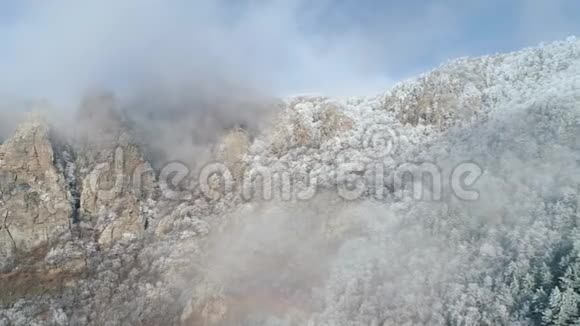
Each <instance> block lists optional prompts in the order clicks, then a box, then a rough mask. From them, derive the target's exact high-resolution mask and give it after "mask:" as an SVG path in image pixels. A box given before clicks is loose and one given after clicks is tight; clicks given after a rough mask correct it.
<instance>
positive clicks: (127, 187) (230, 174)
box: [88, 124, 483, 201]
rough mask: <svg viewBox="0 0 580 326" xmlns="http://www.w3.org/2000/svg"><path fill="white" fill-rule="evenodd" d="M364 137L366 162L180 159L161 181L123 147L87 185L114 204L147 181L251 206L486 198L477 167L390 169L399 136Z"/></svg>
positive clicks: (178, 192)
mask: <svg viewBox="0 0 580 326" xmlns="http://www.w3.org/2000/svg"><path fill="white" fill-rule="evenodd" d="M362 136H363V137H362V140H361V144H360V146H358V148H359V149H360V148H362V149H363V152H364V154H365V157H364V159H362V160H359V161H357V160H356V159H354V161H353V162H348V161H346V160H345V159H344V158H345V157H349V152H344V153H342V154H343V155H337V156H336V161H335V162H333V163H331V164H328V162H327V163H326V165H325V166H324V167H321V163H319V162H318V163H317V162H313V163H310V164H306V163H305V164H303V165H298V167H297V166H296V165H294V166H293V167H290V166H289V165H286V164H284V163H283V162H279V161H277V162H276V164H273V165H272V166H266V165H260V164H258V163H252V164H245V165H244V164H232V162H230V163H229V164H228V163H223V162H214V163H210V164H207V165H205V166H203V167H202V168H201V169H199V170H198V171H197V172H193V171H192V170H190V168H189V167H188V165H186V164H184V163H182V162H178V161H174V162H169V163H167V164H165V165H164V166H163V167H162V168H161V169H159V171H158V174H157V175H155V172H154V171H153V169H152V168H151V167H150V166H149V164H148V163H145V162H137V163H138V164H134V163H135V162H127V160H126V158H125V153H124V150H123V148H122V147H118V148H117V149H116V151H115V153H114V158H113V162H107V163H102V164H99V165H97V167H96V168H95V169H94V170H93V171H92V172H91V173H90V175H89V177H88V185H89V187H90V188H91V190H92V191H93V192H95V193H97V194H98V196H99V197H101V198H111V199H112V198H114V197H116V196H120V195H121V194H122V193H123V192H124V191H131V192H132V193H134V194H137V195H139V196H140V195H142V194H143V193H144V191H146V190H147V191H148V190H150V189H147V186H146V185H147V184H148V183H147V180H145V179H147V178H149V180H154V179H156V180H157V181H158V184H159V190H160V195H161V196H162V197H163V198H164V199H167V200H177V201H182V200H191V199H193V198H195V197H196V196H199V195H202V196H205V197H207V198H208V199H211V200H218V199H220V198H224V197H228V196H231V195H233V196H237V197H239V198H241V199H242V200H245V201H251V200H262V201H269V200H274V199H276V200H283V201H291V200H301V201H304V200H310V199H312V198H314V197H315V196H316V194H317V193H319V192H320V191H328V190H333V191H335V192H336V193H337V194H338V195H339V196H340V197H341V198H342V199H344V200H358V199H363V198H374V199H376V200H387V199H390V198H395V199H397V198H403V197H407V198H413V199H415V200H422V201H440V200H442V199H444V197H445V196H449V195H453V196H455V197H456V198H458V199H460V200H464V201H475V200H477V199H479V193H478V191H477V190H476V189H475V184H476V182H477V180H478V179H479V178H480V177H481V176H482V174H483V169H482V168H481V167H480V166H479V165H478V164H476V163H475V162H470V161H466V162H461V163H459V164H456V165H455V166H452V167H451V168H450V167H447V168H442V167H441V166H439V165H438V164H436V163H435V162H418V163H404V164H398V165H396V166H394V165H393V164H392V163H391V164H390V165H387V164H385V159H387V158H394V157H395V155H396V153H397V150H398V149H399V145H400V143H399V135H398V134H397V133H396V132H394V131H392V130H391V129H389V128H388V127H387V126H385V125H380V124H379V125H375V126H373V127H372V128H368V129H366V130H365V131H364V132H363V135H362ZM358 153H359V154H360V151H359V152H358ZM387 161H389V162H393V160H392V159H389V160H387ZM238 163H240V162H238ZM130 164H134V166H132V167H130V166H129V165H130ZM149 184H150V183H149Z"/></svg>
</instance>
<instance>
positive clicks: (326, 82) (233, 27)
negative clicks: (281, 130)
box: [0, 0, 580, 101]
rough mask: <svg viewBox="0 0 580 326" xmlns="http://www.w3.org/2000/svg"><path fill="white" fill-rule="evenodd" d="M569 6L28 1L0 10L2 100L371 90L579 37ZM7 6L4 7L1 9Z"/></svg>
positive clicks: (567, 2) (520, 0) (532, 1)
mask: <svg viewBox="0 0 580 326" xmlns="http://www.w3.org/2000/svg"><path fill="white" fill-rule="evenodd" d="M576 7H578V5H577V4H575V3H574V1H573V0H556V1H542V0H529V1H528V0H517V1H515V2H510V3H505V2H503V1H499V0H492V1H471V2H468V3H466V2H462V1H458V0H445V1H437V2H435V1H432V2H425V1H419V0H411V1H408V2H406V3H405V4H401V3H392V2H390V1H374V0H369V1H363V2H361V1H354V0H324V1H318V2H312V1H306V0H273V1H263V0H241V1H230V0H218V1H210V0H197V1H182V0H173V1H164V2H159V1H153V0H143V1H136V0H128V1H122V2H119V1H114V0H103V1H98V2H91V3H71V2H70V1H64V0H55V1H50V2H49V1H24V2H21V3H19V4H11V3H8V4H2V5H0V10H2V11H3V12H4V15H1V16H0V27H1V28H0V37H2V39H3V42H2V44H1V45H0V71H2V78H0V94H2V95H4V96H6V95H14V96H35V97H45V98H50V99H51V101H54V100H55V99H59V100H63V99H65V100H70V99H71V98H72V99H74V100H76V97H78V94H82V93H84V92H85V91H86V89H90V88H99V87H103V86H105V87H106V88H112V89H115V90H117V91H125V90H127V89H131V88H138V87H141V84H142V83H144V84H148V83H163V84H183V83H205V82H206V81H208V80H210V83H214V84H219V83H221V82H226V83H228V84H230V85H243V86H244V87H246V88H254V89H259V90H260V91H261V92H265V93H269V94H272V95H289V94H292V93H295V92H321V93H326V94H329V95H356V94H360V93H365V94H371V93H375V92H379V91H380V90H384V89H385V88H387V87H388V85H390V84H391V83H392V82H393V81H394V80H397V79H400V78H401V77H409V76H411V75H414V74H416V73H419V72H422V71H424V70H426V69H428V68H430V67H432V66H434V65H437V64H438V63H440V62H442V61H445V60H447V59H450V58H453V57H455V56H460V55H481V54H487V53H494V52H498V51H506V50H515V49H517V48H519V47H521V46H529V45H534V44H535V43H538V42H540V41H550V40H553V39H556V38H563V37H565V36H566V35H568V34H574V33H578V32H579V26H580V24H579V23H577V22H576V19H575V17H574V15H573V13H574V12H577V10H576V9H578V8H576ZM4 9H5V10H4Z"/></svg>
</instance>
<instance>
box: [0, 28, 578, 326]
mask: <svg viewBox="0 0 580 326" xmlns="http://www.w3.org/2000/svg"><path fill="white" fill-rule="evenodd" d="M281 108H282V110H281V111H279V112H278V111H277V112H275V114H274V121H273V122H272V123H271V124H269V125H268V126H266V127H262V124H260V126H261V127H260V129H259V130H252V131H248V130H244V128H238V129H235V130H232V131H229V132H227V133H226V134H225V135H224V136H223V139H222V141H221V142H219V144H217V145H216V146H215V148H214V149H213V154H212V155H213V156H212V159H213V160H212V161H211V162H210V163H209V164H206V165H200V166H201V168H199V171H196V174H191V175H189V176H188V177H183V178H181V181H182V182H181V183H179V184H175V180H176V179H175V178H177V179H180V177H179V176H180V175H181V173H182V172H187V171H186V170H187V167H186V166H184V165H183V164H180V163H178V162H169V163H168V164H165V165H163V164H161V165H160V164H155V166H159V168H158V170H157V171H156V172H157V177H156V178H155V179H156V180H155V181H152V180H151V179H150V175H149V174H147V173H145V172H144V173H145V174H142V173H141V174H138V176H139V178H138V180H141V181H143V179H142V178H141V177H142V176H143V175H145V177H147V180H146V181H147V182H145V184H146V185H147V186H146V187H145V188H143V189H147V190H148V191H147V193H148V195H144V194H141V193H140V192H135V189H134V188H131V186H135V185H138V186H140V185H141V183H135V180H137V179H135V178H134V175H135V174H134V173H133V172H134V171H133V169H132V168H131V167H132V166H133V165H138V166H141V167H142V166H143V165H144V164H145V163H146V162H144V159H143V158H144V157H145V156H146V155H142V154H141V151H140V150H139V149H138V147H137V145H135V144H133V143H132V142H130V141H128V139H130V137H129V136H128V135H129V134H131V133H129V132H123V131H122V130H119V128H121V127H118V128H113V129H114V130H112V131H111V130H107V129H108V128H97V130H98V132H99V133H98V134H97V135H101V136H103V137H105V138H106V139H109V138H111V139H112V143H106V144H101V145H99V146H97V145H91V144H92V142H91V141H87V142H80V143H81V145H79V143H78V142H76V141H75V142H72V143H71V144H70V145H69V146H68V147H66V146H65V147H66V148H67V153H69V154H68V156H66V155H61V154H60V153H62V152H63V148H65V147H62V146H56V145H54V144H53V148H54V151H55V157H56V158H61V161H62V163H61V167H62V166H73V165H70V164H69V165H67V163H66V162H69V161H75V162H78V163H79V164H76V165H74V167H76V168H75V169H73V172H72V174H75V178H76V179H79V180H85V181H84V182H70V180H76V179H75V178H72V177H71V176H70V175H68V176H66V177H63V178H61V179H62V180H67V181H69V182H68V188H67V189H68V190H69V191H70V193H71V194H76V195H77V196H79V197H80V198H79V200H80V203H93V205H89V206H86V205H83V204H80V205H78V206H75V205H73V210H75V211H77V213H78V215H75V216H76V218H78V219H79V220H78V221H73V216H72V215H73V214H74V213H71V216H70V217H69V218H70V219H71V230H70V232H68V233H65V234H62V235H60V238H58V239H56V240H54V241H51V243H50V244H49V245H48V246H44V247H43V248H42V250H38V249H36V250H35V249H34V248H32V249H30V250H31V251H29V252H26V250H29V249H28V248H24V249H23V250H24V252H22V251H20V252H18V251H17V252H16V253H13V255H12V256H10V260H5V261H6V262H9V263H6V264H4V265H0V266H3V272H2V274H0V286H2V292H1V294H0V304H1V307H2V310H0V325H3V324H6V325H86V324H92V325H126V324H131V325H161V324H164V325H166V324H167V325H174V324H175V325H180V324H181V325H329V326H330V325H345V326H346V325H349V326H350V325H381V326H383V325H572V324H573V323H574V322H575V321H577V318H579V316H580V286H579V284H580V278H579V277H580V276H578V270H579V268H580V265H578V264H580V258H579V257H580V238H578V234H580V233H579V231H580V229H579V228H578V227H579V225H578V217H579V215H578V214H579V211H578V207H579V203H578V198H580V166H579V164H580V141H579V139H580V41H577V40H576V39H574V38H570V39H568V40H566V41H562V42H556V43H552V44H549V45H543V46H540V47H537V48H530V49H525V50H522V51H520V52H515V53H510V54H502V55H494V56H488V57H482V58H466V59H459V60H455V61H451V62H449V63H446V64H444V65H442V66H441V67H439V68H437V69H434V70H433V71H431V72H429V73H426V74H424V75H422V76H420V77H418V78H417V79H413V80H409V81H404V82H402V83H400V84H398V85H395V86H394V87H393V88H392V89H390V90H388V91H387V92H385V93H384V94H381V95H378V96H375V97H365V98H345V99H333V98H326V97H322V96H301V97H293V98H288V99H285V100H284V101H283V103H282V105H281ZM89 120H90V119H89ZM114 124H115V125H116V123H114ZM123 128H124V127H123ZM111 132H112V133H111ZM136 134H139V132H138V131H137V132H136ZM107 135H109V136H111V135H113V136H111V137H109V138H107ZM91 137H95V136H90V137H89V140H90V138H91ZM7 144H10V142H8V143H7ZM95 146H97V147H96V148H97V150H95V149H94V148H93V147H95ZM144 146H145V147H146V146H147V145H146V144H145V145H144ZM119 148H121V149H123V150H124V151H122V153H121V155H123V154H124V153H128V155H129V159H128V160H127V159H124V158H125V157H126V156H122V159H121V163H119V158H118V157H117V154H118V149H119ZM19 150H20V151H24V152H26V153H28V152H27V151H26V149H22V148H17V149H14V148H11V147H10V146H8V147H7V145H2V147H0V154H2V153H6V152H7V151H8V152H10V153H11V152H14V151H16V152H18V151H19ZM143 151H144V152H147V151H146V149H143ZM71 153H72V154H71ZM91 153H92V154H91ZM4 155H5V154H4ZM12 156H14V155H12ZM67 157H68V159H66V158H67ZM0 159H1V157H0ZM56 161H57V163H58V161H59V160H58V159H57V160H56ZM103 162H104V163H109V166H110V167H118V169H113V170H112V171H117V172H122V173H121V175H122V176H124V177H127V178H128V179H126V178H124V177H121V179H120V180H123V182H122V183H121V184H122V185H124V187H121V188H122V189H121V190H119V192H118V193H117V192H115V193H113V195H114V196H112V198H111V199H110V201H107V198H108V197H104V196H96V197H95V195H94V193H93V192H91V191H90V190H94V189H91V188H87V187H90V185H91V180H93V179H91V175H92V174H91V173H93V172H94V171H95V169H96V170H97V171H100V170H98V169H97V167H98V166H101V163H103ZM128 162H129V163H128ZM133 163H135V164H133ZM136 163H141V164H136ZM77 165H78V166H77ZM4 170H6V167H5V166H3V165H2V161H0V172H2V171H4ZM56 170H58V169H56ZM65 170H66V169H65V168H63V169H62V171H65ZM74 171H77V172H74ZM11 172H12V173H21V171H16V172H14V171H11ZM110 172H111V170H109V172H107V173H106V175H105V177H103V179H102V180H104V181H106V182H107V184H108V183H111V182H112V184H113V185H116V184H117V183H116V182H114V180H115V173H112V174H111V173H110ZM141 172H142V171H141ZM63 174H65V173H64V172H63ZM68 174H70V173H68ZM95 180H96V181H99V180H101V179H98V178H97V179H95ZM151 183H154V184H153V185H152V184H151ZM171 185H174V186H173V187H169V186H171ZM111 189H116V188H115V187H112V188H106V189H98V190H101V191H105V192H104V193H103V192H99V191H97V192H96V193H97V194H101V193H102V194H104V195H106V194H107V190H111ZM139 189H142V188H139ZM26 191H27V190H26ZM115 191H117V190H115ZM151 193H152V194H151ZM109 194H110V193H109ZM21 195H22V196H24V195H25V194H24V195H23V194H21ZM141 195H143V196H141ZM22 196H21V197H22ZM73 197H75V196H71V198H73ZM11 198H12V197H10V196H0V213H2V212H3V209H5V208H6V207H11V210H12V211H13V210H14V209H18V207H20V206H19V204H18V205H16V204H15V203H14V202H12V201H11V200H12V199H11ZM19 198H20V197H19ZM23 198H24V197H23ZM127 202H129V204H130V205H126V204H125V203H127ZM5 203H7V204H5ZM14 207H16V208H14ZM86 207H90V208H91V209H86ZM1 217H2V215H1V214H0V218H1ZM5 224H6V223H5ZM6 226H7V225H3V227H6ZM8 229H9V228H8ZM115 230H116V231H115ZM105 233H106V234H111V236H108V237H106V239H108V240H107V241H106V243H103V241H100V239H102V238H103V234H105ZM126 234H127V236H125V235H126ZM51 239H52V238H51Z"/></svg>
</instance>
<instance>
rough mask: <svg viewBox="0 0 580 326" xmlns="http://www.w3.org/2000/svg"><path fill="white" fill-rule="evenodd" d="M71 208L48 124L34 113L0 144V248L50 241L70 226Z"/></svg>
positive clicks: (8, 251) (26, 247)
mask: <svg viewBox="0 0 580 326" xmlns="http://www.w3.org/2000/svg"><path fill="white" fill-rule="evenodd" d="M72 210H73V205H72V201H71V195H70V192H69V191H68V189H67V185H66V182H65V178H64V176H63V175H62V173H60V171H59V170H58V169H57V168H56V166H55V164H54V151H53V147H52V144H51V141H50V139H49V128H48V126H47V124H46V122H45V121H43V120H42V119H41V118H40V117H38V116H31V117H29V119H28V120H27V121H26V122H25V123H23V124H22V125H20V126H19V127H18V129H17V130H16V133H15V135H14V136H13V137H12V138H10V139H9V140H8V141H7V142H6V143H4V144H3V145H1V146H0V251H2V253H3V254H4V255H11V254H13V253H14V252H15V251H29V250H31V249H33V248H35V247H37V246H40V245H44V244H47V243H50V242H51V241H53V240H54V239H55V238H57V237H58V236H59V235H60V234H61V233H63V232H65V231H66V230H67V229H68V228H69V225H70V223H71V216H72Z"/></svg>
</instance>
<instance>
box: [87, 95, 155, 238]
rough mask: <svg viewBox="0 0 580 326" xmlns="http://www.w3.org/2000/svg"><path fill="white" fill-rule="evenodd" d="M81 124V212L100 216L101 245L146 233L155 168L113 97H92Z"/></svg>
mask: <svg viewBox="0 0 580 326" xmlns="http://www.w3.org/2000/svg"><path fill="white" fill-rule="evenodd" d="M80 122H81V124H82V125H83V126H86V127H85V128H83V130H82V132H81V133H82V135H81V137H80V139H82V143H81V146H80V152H79V158H78V159H77V163H78V165H79V167H80V169H81V170H80V174H81V177H82V193H81V199H80V208H81V211H82V212H83V214H85V215H89V216H91V217H96V218H97V219H96V229H97V232H98V234H97V237H98V241H99V243H100V244H101V245H105V246H106V245H110V244H111V243H112V242H114V241H116V240H119V239H122V238H132V237H135V236H137V235H139V234H141V233H142V232H143V231H144V230H145V227H146V223H147V222H146V218H145V217H144V215H143V214H142V211H143V210H144V203H145V202H146V199H147V198H148V197H150V196H151V195H152V192H153V188H154V180H155V176H154V173H153V170H152V168H151V166H150V165H149V163H148V162H146V161H145V159H144V157H143V154H142V153H141V150H140V149H139V147H138V146H137V145H136V144H135V142H134V141H133V139H132V137H131V135H130V134H129V131H128V129H127V128H126V127H125V125H124V124H123V122H122V119H121V116H120V115H119V113H118V111H116V108H115V101H114V99H113V98H111V97H110V96H106V95H101V96H98V97H95V98H91V99H88V100H87V101H86V102H85V104H84V106H83V108H82V111H81V115H80ZM95 136H96V137H95Z"/></svg>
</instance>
